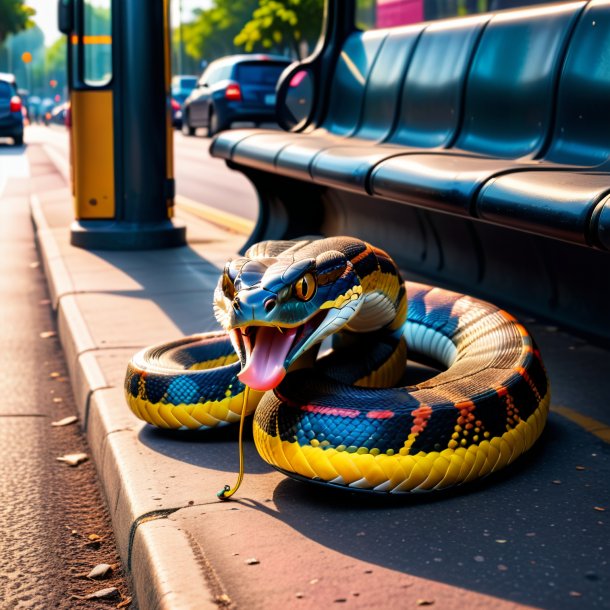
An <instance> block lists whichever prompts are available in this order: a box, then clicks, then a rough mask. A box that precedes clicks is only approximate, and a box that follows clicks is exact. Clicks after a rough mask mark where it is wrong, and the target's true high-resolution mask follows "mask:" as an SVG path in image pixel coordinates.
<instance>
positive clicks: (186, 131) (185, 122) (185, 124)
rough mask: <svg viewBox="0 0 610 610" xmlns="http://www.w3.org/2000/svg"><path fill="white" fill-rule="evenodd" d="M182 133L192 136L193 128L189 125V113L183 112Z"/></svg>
mask: <svg viewBox="0 0 610 610" xmlns="http://www.w3.org/2000/svg"><path fill="white" fill-rule="evenodd" d="M181 129H182V134H183V135H185V136H194V135H195V128H194V127H191V126H190V125H189V115H188V114H185V115H184V116H183V117H182V128H181Z"/></svg>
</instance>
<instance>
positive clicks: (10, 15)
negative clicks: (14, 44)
mask: <svg viewBox="0 0 610 610" xmlns="http://www.w3.org/2000/svg"><path fill="white" fill-rule="evenodd" d="M35 14H36V11H35V10H34V9H33V8H30V7H29V6H26V5H25V4H24V0H0V46H1V45H3V44H4V41H5V40H6V38H7V37H8V35H9V34H16V33H17V32H20V31H21V30H25V29H27V28H29V27H31V26H32V25H33V21H32V19H31V18H32V17H33V16H34V15H35Z"/></svg>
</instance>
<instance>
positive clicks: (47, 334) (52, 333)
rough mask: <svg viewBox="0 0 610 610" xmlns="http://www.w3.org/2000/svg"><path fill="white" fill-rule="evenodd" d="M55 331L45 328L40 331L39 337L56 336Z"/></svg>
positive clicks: (48, 337)
mask: <svg viewBox="0 0 610 610" xmlns="http://www.w3.org/2000/svg"><path fill="white" fill-rule="evenodd" d="M56 336H57V333H56V332H55V331H54V330H45V331H44V332H42V333H40V338H41V339H50V338H51V337H56Z"/></svg>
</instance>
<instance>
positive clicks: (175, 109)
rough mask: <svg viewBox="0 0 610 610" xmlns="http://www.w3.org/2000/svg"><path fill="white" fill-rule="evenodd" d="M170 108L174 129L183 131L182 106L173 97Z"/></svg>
mask: <svg viewBox="0 0 610 610" xmlns="http://www.w3.org/2000/svg"><path fill="white" fill-rule="evenodd" d="M170 108H171V111H172V127H174V129H182V106H181V105H180V103H179V102H178V101H177V100H175V99H174V98H173V97H172V98H171V100H170Z"/></svg>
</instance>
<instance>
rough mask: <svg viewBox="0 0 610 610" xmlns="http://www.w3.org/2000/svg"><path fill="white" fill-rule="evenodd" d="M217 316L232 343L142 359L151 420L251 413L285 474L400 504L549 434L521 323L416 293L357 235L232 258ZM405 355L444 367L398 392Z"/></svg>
mask: <svg viewBox="0 0 610 610" xmlns="http://www.w3.org/2000/svg"><path fill="white" fill-rule="evenodd" d="M407 294H408V295H409V306H408V317H407ZM214 309H215V315H216V318H217V320H218V321H219V323H220V324H221V326H222V327H223V328H224V331H223V332H214V333H205V334H201V335H194V336H191V337H186V338H184V339H181V340H178V341H175V342H173V343H167V344H164V345H160V346H156V347H152V348H149V349H146V350H143V351H141V352H139V353H138V354H136V355H135V356H134V358H133V359H132V361H131V362H130V363H129V366H128V370H127V376H126V380H125V391H126V397H127V402H128V403H129V406H130V407H131V409H132V410H133V412H134V413H135V414H136V415H137V416H138V417H140V418H141V419H144V420H145V421H147V422H149V423H151V424H153V425H156V426H160V427H162V428H191V429H196V428H206V427H214V426H218V425H223V424H227V423H231V422H237V421H239V420H240V415H241V413H242V409H243V405H244V403H245V404H246V406H245V409H246V411H245V413H246V414H249V413H252V412H254V411H255V416H254V423H253V426H254V440H255V444H256V447H257V449H258V452H259V453H260V455H261V456H262V458H263V459H264V460H265V461H266V462H268V463H269V464H271V465H272V466H274V467H275V468H277V469H278V470H280V471H281V472H283V473H285V474H287V475H289V476H293V477H296V478H304V479H308V480H313V481H317V482H322V483H326V484H328V485H332V486H346V487H350V488H359V489H366V490H372V491H375V492H391V493H399V492H412V491H424V490H435V489H443V488H446V487H450V486H453V485H457V484H461V483H467V482H469V481H472V480H474V479H477V478H480V477H483V476H485V475H487V474H489V473H491V472H493V471H496V470H498V469H500V468H502V467H504V466H506V465H507V464H509V463H510V462H512V461H513V460H515V459H516V458H517V457H518V456H520V455H521V454H522V453H523V452H525V451H526V450H527V449H529V448H530V447H531V446H532V445H533V443H534V442H535V440H536V439H537V438H538V436H539V435H540V433H541V432H542V429H543V427H544V424H545V420H546V416H547V412H548V408H549V400H550V393H549V386H548V381H547V377H546V373H545V370H544V366H543V364H542V361H541V358H540V353H539V352H538V350H537V348H536V346H535V344H534V342H533V340H532V338H531V336H530V335H529V334H528V332H527V331H526V330H525V329H524V327H523V326H522V325H521V324H519V323H518V322H517V321H516V320H515V319H514V318H513V317H512V316H511V315H510V314H508V313H506V312H505V311H502V310H500V309H498V308H497V307H494V306H493V305H490V304H489V303H485V302H482V301H480V300H477V299H474V298H472V297H469V296H464V295H461V294H457V293H453V292H449V291H446V290H442V289H439V288H432V287H430V286H425V285H423V284H417V283H413V282H403V280H402V278H401V276H400V272H399V270H398V269H397V267H396V264H395V263H394V262H393V261H392V259H391V258H390V257H389V256H388V255H387V254H386V253H385V252H383V251H382V250H380V249H378V248H375V247H373V246H371V245H370V244H368V243H366V242H363V241H360V240H358V239H354V238H348V237H333V238H327V239H321V240H314V241H309V240H302V241H267V242H261V243H259V244H255V245H254V246H252V247H251V248H250V249H249V250H248V251H247V252H246V254H245V256H244V257H243V258H238V259H236V260H233V261H230V262H229V263H227V265H226V267H225V269H224V271H223V274H222V276H221V278H220V280H219V283H218V286H217V288H216V291H215V295H214ZM331 335H332V341H333V349H332V350H331V351H330V352H329V353H327V354H326V355H324V356H322V357H319V358H317V359H316V357H317V353H318V348H319V347H320V343H321V342H322V341H323V340H324V339H325V338H327V337H330V336H331ZM407 345H408V346H409V354H410V356H412V357H414V358H415V359H420V360H421V359H424V360H425V361H427V362H433V363H436V364H437V366H438V367H439V368H442V369H443V370H442V372H440V373H438V374H437V375H435V376H434V377H432V378H430V379H427V380H425V381H423V382H420V383H417V384H415V385H410V386H404V385H401V384H400V381H401V378H403V375H404V373H405V365H406V346H407ZM287 371H288V373H287ZM246 385H247V386H249V388H251V391H250V392H249V395H248V394H247V395H246V398H244V390H245V386H246ZM242 423H243V419H242Z"/></svg>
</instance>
